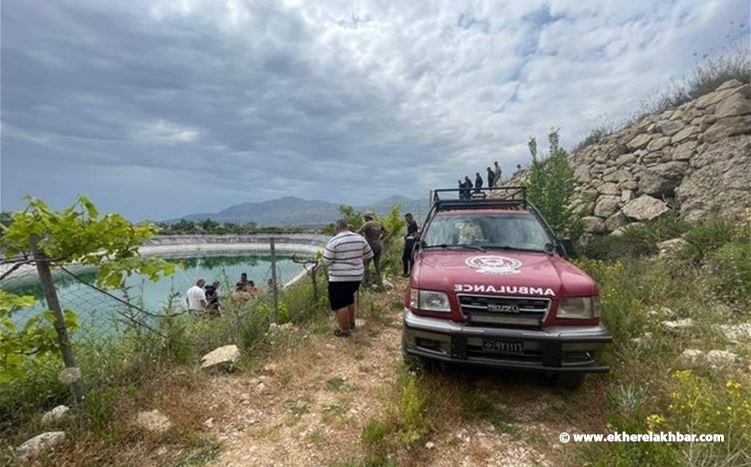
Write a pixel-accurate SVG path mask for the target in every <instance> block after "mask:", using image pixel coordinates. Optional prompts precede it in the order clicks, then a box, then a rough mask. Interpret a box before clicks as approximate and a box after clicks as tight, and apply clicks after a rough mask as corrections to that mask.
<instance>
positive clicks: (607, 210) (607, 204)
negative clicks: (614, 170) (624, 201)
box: [594, 195, 621, 218]
mask: <svg viewBox="0 0 751 467" xmlns="http://www.w3.org/2000/svg"><path fill="white" fill-rule="evenodd" d="M620 200H621V197H620V196H607V195H604V196H600V197H599V198H597V203H595V210H594V214H595V216H598V217H603V218H606V217H610V216H612V215H613V214H614V213H615V212H616V211H617V210H618V204H619V203H620Z"/></svg>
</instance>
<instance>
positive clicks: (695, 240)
mask: <svg viewBox="0 0 751 467" xmlns="http://www.w3.org/2000/svg"><path fill="white" fill-rule="evenodd" d="M677 235H683V236H684V238H685V239H686V241H687V244H686V246H685V247H684V248H683V249H681V250H680V251H678V252H677V253H675V254H674V255H673V256H671V257H663V258H657V257H655V256H649V255H646V254H643V252H644V251H647V252H655V251H657V247H656V242H658V241H660V240H663V239H665V238H669V237H673V236H677ZM749 240H751V235H750V234H749V229H748V227H742V226H738V225H737V224H733V223H729V222H725V221H722V220H716V221H711V222H707V223H705V224H704V225H701V226H689V225H685V224H684V223H681V222H680V221H677V220H675V219H667V220H663V221H661V222H658V223H654V224H651V225H647V226H644V227H641V228H640V230H638V231H634V232H631V233H629V234H628V235H626V236H624V237H621V238H620V239H612V238H610V239H603V240H600V241H599V242H601V244H592V245H590V246H589V247H588V249H587V250H585V251H586V252H587V253H588V254H589V255H590V256H591V257H590V258H580V259H578V260H577V261H578V262H579V264H580V266H581V267H582V268H584V269H585V270H586V271H588V272H589V273H590V274H591V275H593V277H595V278H596V279H597V281H598V283H599V285H600V293H601V300H602V306H603V316H604V319H605V322H606V325H607V326H608V329H609V330H610V332H611V333H612V334H613V336H614V338H615V341H614V343H613V345H612V346H611V347H610V348H609V350H608V352H607V354H606V356H605V358H606V359H607V361H608V363H609V364H610V365H611V367H612V372H611V374H609V375H605V376H603V375H596V376H593V377H591V378H589V379H588V381H587V382H586V383H585V385H584V387H583V388H582V389H581V390H579V391H577V392H571V391H566V390H563V389H559V388H556V387H552V386H550V385H549V384H548V382H547V381H546V380H545V379H544V378H543V377H542V376H539V375H534V374H525V373H507V372H482V371H454V370H451V371H448V372H416V373H412V372H409V371H408V370H407V369H406V368H405V366H404V365H403V363H402V361H401V352H400V335H401V329H400V326H401V323H400V311H401V300H402V296H403V292H404V288H405V287H406V281H404V280H401V279H396V278H394V277H391V282H392V283H393V284H394V286H395V288H394V289H389V290H387V291H385V292H378V291H375V290H365V291H363V292H362V294H361V301H360V318H363V319H365V320H366V325H365V327H364V328H362V329H360V330H358V331H357V332H356V333H355V335H354V337H353V338H352V339H350V340H345V339H336V338H334V337H333V336H331V329H333V326H334V324H333V322H331V321H330V317H329V316H328V314H327V313H326V311H325V303H324V299H320V300H319V301H318V302H316V301H315V300H313V299H312V293H311V291H310V290H307V291H305V290H300V291H299V293H289V294H287V295H285V298H284V300H285V307H284V308H285V309H286V312H285V313H286V315H287V316H289V319H291V321H292V322H294V323H295V324H294V325H293V326H292V327H290V328H286V330H284V331H277V332H275V333H272V334H267V333H266V328H267V326H268V316H267V315H264V314H258V315H257V316H256V317H254V318H252V319H249V318H248V317H246V318H242V317H243V315H242V314H232V313H227V315H226V316H225V318H223V319H222V320H212V321H198V322H192V323H188V322H184V323H182V322H181V323H173V328H172V329H173V332H172V333H170V334H168V338H166V339H164V340H157V341H155V342H151V341H145V342H143V343H142V345H141V346H140V347H139V349H140V352H136V351H135V350H134V351H133V353H129V354H128V355H133V356H135V355H140V357H139V358H140V359H133V360H129V359H130V357H128V361H123V360H122V358H119V357H122V355H121V354H116V353H115V355H111V354H112V353H113V352H111V351H110V348H109V347H107V346H106V345H105V344H104V343H102V344H101V345H102V347H100V348H99V353H100V354H102V355H107V357H106V358H104V357H102V358H104V360H102V361H109V362H111V364H112V368H113V369H112V370H108V371H103V372H102V376H101V379H100V381H104V382H103V383H100V384H99V385H98V386H97V387H96V388H94V389H93V390H92V391H91V392H90V397H89V398H88V401H87V403H86V405H85V407H83V408H81V409H80V410H81V411H83V413H82V416H80V417H77V418H76V419H77V420H85V421H84V422H82V421H79V422H69V423H68V424H65V425H63V426H62V428H64V429H65V430H66V432H68V434H69V437H70V439H69V441H68V442H66V443H65V445H64V446H63V448H62V449H61V450H58V451H57V452H55V453H54V454H52V455H51V456H49V457H47V458H44V459H41V460H40V461H39V462H40V463H41V464H56V465H82V464H86V465H99V464H118V465H133V464H144V465H201V464H211V465H340V466H345V465H346V466H355V465H582V464H589V465H592V464H595V465H606V464H607V465H624V466H625V465H635V464H638V465H744V464H745V465H747V464H748V463H749V462H751V457H749V452H751V451H750V449H751V448H750V446H751V438H750V436H751V426H749V423H751V389H750V388H751V378H750V377H749V374H750V373H751V368H749V358H751V346H749V344H748V341H746V342H745V343H744V342H739V343H733V342H732V341H730V340H728V338H727V337H726V336H724V334H723V333H722V332H721V329H720V328H719V327H718V326H720V325H733V324H738V323H744V322H749V321H751V316H749V306H750V305H751V257H750V256H749V255H750V254H751V251H750V250H749V248H748V246H749ZM392 250H393V251H390V254H389V255H388V257H387V260H386V269H387V270H388V271H389V272H390V273H392V274H393V273H394V272H397V271H399V269H398V268H399V267H400V264H399V256H398V253H399V252H398V251H397V250H398V247H397V246H392ZM613 252H617V255H618V258H613V257H612V255H613ZM264 316H266V317H264ZM238 317H239V319H238ZM685 318H690V319H692V320H693V322H694V325H693V326H692V327H690V328H688V329H686V330H683V331H681V332H670V331H668V330H667V329H666V328H665V326H664V324H663V321H666V320H680V319H685ZM227 342H236V343H238V345H240V346H241V348H242V349H243V357H242V359H241V361H240V363H239V365H238V367H237V369H236V371H235V372H232V373H219V374H208V373H205V372H202V371H199V370H198V369H197V368H196V367H197V365H196V362H197V359H198V358H199V357H200V354H201V352H203V351H205V350H210V349H211V348H213V347H215V346H216V345H220V344H224V343H227ZM152 346H153V347H152ZM686 348H691V349H697V350H700V351H703V352H707V351H710V350H725V351H729V352H733V353H735V354H737V356H738V360H737V361H733V362H731V363H729V364H728V365H725V366H721V367H716V368H715V367H712V366H711V365H708V364H698V365H690V364H687V363H686V362H684V361H683V360H682V359H681V357H680V355H681V353H682V352H683V350H684V349H686ZM116 357H118V358H116ZM111 375H116V376H115V377H112V376H111ZM107 378H112V379H111V380H107ZM29 384H31V383H29ZM28 387H34V388H39V389H40V390H44V388H45V387H46V386H45V380H44V379H40V380H37V381H35V382H34V386H28ZM39 397H42V396H39ZM151 409H159V410H161V411H162V412H164V413H165V414H166V415H167V416H168V417H169V418H170V419H171V420H172V421H173V423H174V424H175V426H174V428H173V429H171V430H170V431H168V432H167V433H165V434H164V435H153V436H144V434H143V433H142V432H141V431H139V430H136V429H134V428H133V426H132V423H131V422H132V417H133V416H134V414H135V413H136V412H137V411H139V410H151ZM34 413H35V414H36V415H34V416H32V417H31V418H30V419H29V420H27V421H26V422H25V424H24V426H23V427H22V428H21V429H20V430H18V431H17V432H16V433H15V434H14V435H13V437H12V438H11V439H10V442H9V443H8V445H17V444H18V443H19V442H20V441H22V440H23V439H24V437H27V436H29V435H32V434H36V433H38V432H39V431H40V430H41V427H40V426H39V414H40V412H39V411H37V412H34ZM83 415H85V416H83ZM648 430H653V431H661V430H664V431H680V432H683V433H722V434H724V435H725V436H726V442H725V443H721V444H699V443H694V444H680V443H674V444H651V443H620V444H615V443H613V444H576V443H570V444H565V445H564V444H562V443H560V442H559V441H558V435H559V433H560V432H562V431H567V432H570V433H610V432H612V431H626V432H629V433H643V432H645V431H648ZM8 459H9V458H8Z"/></svg>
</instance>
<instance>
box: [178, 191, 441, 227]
mask: <svg viewBox="0 0 751 467" xmlns="http://www.w3.org/2000/svg"><path fill="white" fill-rule="evenodd" d="M395 204H400V205H401V207H402V213H406V212H411V213H413V214H414V215H415V217H416V218H417V219H418V220H419V219H420V218H421V217H423V216H424V215H425V214H427V212H428V200H427V199H425V200H416V199H410V198H406V197H404V196H391V197H389V198H386V199H383V200H381V201H378V202H377V203H374V204H372V205H370V206H355V208H356V209H358V210H361V211H373V212H375V213H376V214H378V215H380V216H383V215H386V214H388V212H389V211H390V210H391V208H392V207H393V206H394V205H395ZM339 206H341V204H337V203H329V202H328V201H320V200H307V199H302V198H296V197H294V196H285V197H284V198H279V199H273V200H269V201H260V202H255V203H242V204H236V205H234V206H230V207H228V208H226V209H223V210H221V211H219V212H215V213H197V214H189V215H186V216H183V217H181V218H180V219H188V220H192V221H198V220H203V219H206V218H209V219H212V220H214V221H217V222H235V223H238V224H244V223H246V222H255V223H256V224H258V225H259V226H261V227H264V226H280V227H320V226H324V225H327V224H329V223H331V222H333V221H335V220H336V219H338V218H339V217H341V213H340V212H339ZM180 219H171V220H168V221H166V222H167V223H173V222H177V221H178V220H180Z"/></svg>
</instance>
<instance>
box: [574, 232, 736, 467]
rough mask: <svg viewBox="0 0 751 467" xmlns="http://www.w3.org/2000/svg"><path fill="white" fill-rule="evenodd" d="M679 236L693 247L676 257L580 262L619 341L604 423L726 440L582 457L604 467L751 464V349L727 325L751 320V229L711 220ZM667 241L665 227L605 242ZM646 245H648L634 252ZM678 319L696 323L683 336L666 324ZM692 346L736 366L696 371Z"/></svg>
mask: <svg viewBox="0 0 751 467" xmlns="http://www.w3.org/2000/svg"><path fill="white" fill-rule="evenodd" d="M673 227H675V225H673ZM667 230H669V229H667ZM681 230H683V237H684V238H685V239H686V240H687V244H686V245H685V246H684V247H683V248H682V249H681V250H679V251H677V252H676V253H675V254H674V255H672V256H667V257H663V258H656V257H654V256H643V255H639V256H638V257H634V255H622V256H621V258H620V259H616V260H610V259H605V260H582V261H581V262H580V265H581V266H582V267H583V268H584V269H585V270H587V271H588V272H589V273H590V274H592V275H593V277H594V278H595V279H596V280H597V281H598V282H599V284H600V296H601V301H602V304H603V314H604V319H605V323H606V325H607V326H608V329H609V330H610V331H611V333H612V334H613V335H614V337H615V341H614V344H613V346H612V347H611V349H610V351H609V353H608V355H607V357H608V360H609V363H610V364H611V365H612V372H611V374H610V375H609V377H608V383H607V388H606V392H607V396H608V397H607V406H606V411H605V419H606V421H607V423H608V424H609V425H610V426H611V427H612V429H613V430H615V431H627V432H632V433H638V432H645V431H647V430H653V431H674V432H676V431H679V432H682V433H722V434H724V435H725V438H726V442H725V443H720V444H699V443H696V444H680V443H676V444H649V443H640V444H629V443H620V444H597V445H595V444H593V445H588V446H586V447H585V448H584V449H583V450H582V453H581V455H582V459H583V460H586V461H588V462H591V463H595V464H599V463H603V459H607V462H606V463H607V464H609V465H633V464H635V463H637V464H645V463H648V464H661V465H670V464H675V465H687V464H688V465H747V464H748V463H749V462H751V377H750V376H749V373H750V372H751V345H749V342H748V340H746V341H745V342H744V341H742V340H741V341H739V342H733V341H732V340H730V339H728V337H726V336H725V335H724V334H723V332H722V328H721V326H727V325H738V324H740V323H749V322H751V313H750V311H749V310H750V308H749V306H750V305H751V235H750V234H749V227H748V226H739V225H737V224H734V223H732V222H728V221H723V220H713V221H708V222H706V223H705V224H703V225H699V226H683V228H682V229H681ZM674 233H675V232H673V234H674ZM664 236H666V226H665V223H664V222H662V223H656V224H654V225H652V226H646V227H643V228H641V229H639V231H635V232H633V233H632V234H630V235H629V236H628V237H627V238H625V239H621V240H618V239H609V240H603V242H608V243H609V244H610V249H611V251H612V249H615V250H617V249H618V248H619V247H618V246H617V245H616V243H619V244H620V247H623V248H624V249H625V250H633V251H634V252H637V251H639V252H641V251H643V250H644V249H647V250H654V245H653V242H654V241H656V240H659V239H661V237H664ZM639 243H644V248H641V249H640V248H635V245H637V244H639ZM624 244H625V245H626V246H625V247H624ZM592 249H596V250H598V251H603V250H604V249H599V248H596V246H592ZM621 253H623V252H621ZM681 319H690V320H692V321H693V323H694V324H693V326H691V327H689V328H686V329H684V330H682V331H678V332H676V331H669V330H668V329H667V328H666V327H665V325H664V324H663V322H664V321H675V320H681ZM686 349H696V350H700V351H703V352H708V351H712V350H721V351H728V352H733V353H735V354H736V355H737V356H738V359H737V361H735V362H731V363H729V364H727V365H722V366H716V367H715V366H712V365H709V364H697V365H692V364H690V363H688V362H686V361H684V359H682V358H681V353H682V352H683V351H684V350H686Z"/></svg>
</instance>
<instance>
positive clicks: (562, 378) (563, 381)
mask: <svg viewBox="0 0 751 467" xmlns="http://www.w3.org/2000/svg"><path fill="white" fill-rule="evenodd" d="M586 378H587V375H586V374H585V373H562V374H559V375H558V376H557V377H556V385H557V386H558V387H561V388H563V389H567V390H569V391H576V390H578V389H580V388H581V387H582V385H583V384H584V380H585V379H586Z"/></svg>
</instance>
